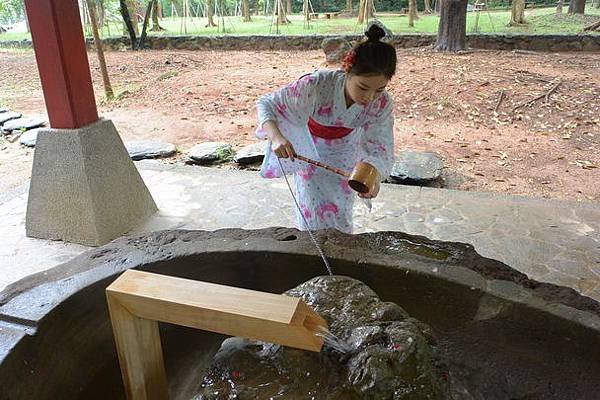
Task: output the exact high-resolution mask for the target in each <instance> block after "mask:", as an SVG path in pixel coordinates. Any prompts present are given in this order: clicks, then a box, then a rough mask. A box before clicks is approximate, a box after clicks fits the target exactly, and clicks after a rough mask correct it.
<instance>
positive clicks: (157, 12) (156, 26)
mask: <svg viewBox="0 0 600 400" xmlns="http://www.w3.org/2000/svg"><path fill="white" fill-rule="evenodd" d="M161 8H162V6H161V5H160V1H155V2H154V3H152V29H150V30H151V31H153V32H159V31H164V30H166V29H165V28H163V27H162V26H160V23H159V22H158V18H159V17H162V15H161V14H162V11H161Z"/></svg>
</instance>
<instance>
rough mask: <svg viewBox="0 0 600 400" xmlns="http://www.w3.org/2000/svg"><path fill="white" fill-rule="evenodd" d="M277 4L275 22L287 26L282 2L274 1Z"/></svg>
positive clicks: (280, 0) (281, 0)
mask: <svg viewBox="0 0 600 400" xmlns="http://www.w3.org/2000/svg"><path fill="white" fill-rule="evenodd" d="M275 1H276V2H277V21H278V23H280V24H287V23H288V22H289V21H288V19H287V16H286V15H285V7H284V5H283V0H275Z"/></svg>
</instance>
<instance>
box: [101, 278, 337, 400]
mask: <svg viewBox="0 0 600 400" xmlns="http://www.w3.org/2000/svg"><path fill="white" fill-rule="evenodd" d="M106 293H107V298H108V305H109V311H110V316H111V321H112V324H113V332H114V335H115V341H116V345H117V351H118V354H119V363H120V365H121V373H122V375H123V381H124V384H125V390H126V393H127V398H128V399H129V400H163V399H167V398H168V394H167V383H166V375H165V371H164V363H163V359H162V349H161V346H160V337H159V333H158V324H157V321H160V322H167V323H171V324H176V325H183V326H187V327H191V328H196V329H201V330H206V331H211V332H217V333H221V334H224V335H232V336H241V337H245V338H248V339H255V340H263V341H267V342H271V343H276V344H280V345H284V346H289V347H295V348H299V349H303V350H309V351H317V352H318V351H320V350H321V347H322V346H323V338H322V336H319V335H317V334H318V333H319V332H320V331H323V330H326V329H327V323H326V322H325V320H324V319H323V318H321V316H319V315H318V314H317V313H315V312H314V311H313V310H312V309H311V308H310V307H309V306H308V305H306V303H304V302H303V301H302V300H301V299H298V298H294V297H289V296H285V295H279V294H272V293H265V292H258V291H254V290H248V289H241V288H235V287H230V286H223V285H217V284H212V283H206V282H198V281H192V280H187V279H181V278H175V277H170V276H164V275H157V274H151V273H148V272H142V271H135V270H128V271H126V272H124V273H123V274H122V275H121V276H120V277H119V278H118V279H117V280H115V281H114V282H113V283H112V284H111V285H110V286H109V287H108V288H107V289H106Z"/></svg>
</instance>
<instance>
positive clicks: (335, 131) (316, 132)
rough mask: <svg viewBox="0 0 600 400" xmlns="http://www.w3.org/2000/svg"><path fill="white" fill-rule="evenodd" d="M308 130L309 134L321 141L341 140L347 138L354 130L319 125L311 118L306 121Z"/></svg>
mask: <svg viewBox="0 0 600 400" xmlns="http://www.w3.org/2000/svg"><path fill="white" fill-rule="evenodd" d="M308 130H309V131H310V134H311V135H313V136H316V137H320V138H321V139H341V138H343V137H344V136H348V135H349V134H350V132H352V131H353V130H354V129H352V128H346V127H345V126H326V125H321V124H319V123H318V122H317V121H315V120H314V119H312V118H309V119H308Z"/></svg>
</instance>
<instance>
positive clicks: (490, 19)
mask: <svg viewBox="0 0 600 400" xmlns="http://www.w3.org/2000/svg"><path fill="white" fill-rule="evenodd" d="M564 11H565V12H566V7H565V8H564ZM595 17H600V9H598V8H596V7H591V6H587V7H586V15H585V16H581V15H566V14H562V15H558V16H557V15H556V14H555V8H554V7H551V8H535V9H526V10H525V18H526V19H527V21H528V22H529V23H528V24H527V25H523V26H517V27H509V26H508V22H509V21H510V11H506V10H501V11H490V12H481V13H479V16H477V14H476V13H473V12H470V13H468V14H467V32H468V33H472V32H476V31H477V32H483V33H493V32H495V33H579V32H581V30H582V28H583V27H584V26H587V25H589V24H590V23H592V22H593V20H594V19H595ZM290 18H291V20H292V23H291V24H286V25H280V26H279V34H282V35H307V34H359V33H361V32H362V31H363V30H364V25H362V26H361V25H359V24H358V23H357V22H356V19H355V18H352V19H349V18H339V19H329V20H328V19H324V18H323V14H321V18H319V19H317V20H313V21H311V24H310V27H305V26H304V22H303V21H302V16H300V15H293V16H291V17H290ZM379 19H380V20H381V21H382V22H383V23H384V24H385V25H386V26H388V27H389V28H390V29H391V30H392V32H394V33H436V32H437V26H438V19H439V18H438V16H437V15H425V14H421V15H420V18H419V19H418V20H416V21H415V26H414V27H413V28H410V27H408V18H407V17H406V16H398V15H395V16H390V15H385V14H382V15H381V16H380V18H379ZM217 21H218V22H219V25H220V26H219V27H212V28H206V27H205V25H206V19H204V18H202V19H201V18H194V19H192V20H188V21H187V27H186V28H187V33H186V29H184V26H183V24H182V21H181V19H176V18H165V19H163V20H162V21H161V26H162V27H164V28H166V29H167V31H165V32H148V34H149V35H163V36H164V35H185V34H187V35H222V34H231V35H269V34H273V35H274V34H277V27H276V25H275V24H274V23H273V22H272V17H263V16H253V17H252V22H243V21H242V19H241V17H226V18H223V19H221V18H217V17H215V22H217ZM122 29H123V28H122V26H121V24H119V23H113V24H111V26H110V30H109V29H107V28H106V27H105V28H104V29H103V31H102V35H103V37H109V36H112V37H115V36H121V35H122V32H123V30H122ZM140 29H141V28H140ZM87 30H88V29H86V31H87ZM86 34H88V35H89V32H86ZM29 37H30V36H29V34H27V33H4V34H0V41H2V40H22V39H27V38H29Z"/></svg>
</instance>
